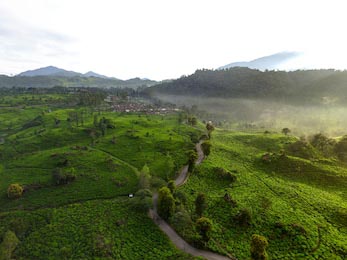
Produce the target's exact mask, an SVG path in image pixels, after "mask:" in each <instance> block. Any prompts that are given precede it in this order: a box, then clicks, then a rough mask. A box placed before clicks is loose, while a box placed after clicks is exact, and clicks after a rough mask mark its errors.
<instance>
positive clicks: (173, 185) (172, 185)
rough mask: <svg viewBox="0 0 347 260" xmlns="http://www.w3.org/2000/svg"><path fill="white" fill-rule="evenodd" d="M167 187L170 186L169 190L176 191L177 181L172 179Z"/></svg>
mask: <svg viewBox="0 0 347 260" xmlns="http://www.w3.org/2000/svg"><path fill="white" fill-rule="evenodd" d="M167 187H168V188H169V190H170V191H171V193H172V194H174V193H175V191H176V184H175V181H173V180H171V181H169V182H168V183H167Z"/></svg>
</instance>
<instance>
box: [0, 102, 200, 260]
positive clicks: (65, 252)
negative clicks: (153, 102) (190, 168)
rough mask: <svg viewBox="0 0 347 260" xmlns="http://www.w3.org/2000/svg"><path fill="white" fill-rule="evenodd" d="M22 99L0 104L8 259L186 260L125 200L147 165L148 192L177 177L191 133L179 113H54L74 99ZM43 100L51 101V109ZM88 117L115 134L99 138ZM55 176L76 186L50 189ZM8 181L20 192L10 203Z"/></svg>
mask: <svg viewBox="0 0 347 260" xmlns="http://www.w3.org/2000/svg"><path fill="white" fill-rule="evenodd" d="M27 98H28V97H26V95H23V96H20V95H17V96H14V95H12V96H5V97H1V102H2V103H1V104H2V105H3V107H2V108H1V110H0V137H1V138H4V142H3V141H2V142H1V144H0V176H1V182H0V204H1V208H0V231H1V232H0V240H1V237H2V236H3V235H4V234H5V232H6V231H7V230H13V231H15V233H16V235H17V236H18V238H19V239H20V241H21V242H20V245H19V246H18V247H17V249H16V251H15V252H14V255H13V256H12V257H15V258H16V259H71V258H73V259H105V258H113V259H158V258H160V259H191V258H190V257H189V256H188V255H185V254H183V253H180V252H179V251H178V250H177V249H176V248H175V247H174V246H173V245H172V244H171V243H170V242H169V240H168V238H167V237H166V236H165V235H164V234H163V233H162V232H161V231H160V230H159V229H158V227H157V226H156V225H154V224H153V222H152V221H151V220H150V218H149V217H148V216H147V215H146V213H144V212H139V211H138V209H136V208H135V207H133V205H132V202H131V200H130V199H129V198H128V195H129V194H130V193H135V192H136V191H137V190H138V189H139V175H140V171H141V169H142V167H143V166H144V165H145V164H147V166H148V167H149V169H150V175H151V179H152V180H151V181H152V183H153V185H159V184H160V185H163V184H165V183H166V181H167V180H169V179H172V178H174V176H175V175H176V173H177V171H178V169H180V168H181V166H182V165H184V164H185V163H186V161H187V156H186V152H187V151H188V150H191V149H193V147H194V143H193V142H192V138H193V139H194V137H195V136H197V135H198V132H199V131H198V130H197V129H194V128H191V127H189V126H186V125H182V124H179V123H178V116H177V115H176V114H172V115H145V114H130V113H129V114H128V113H127V114H120V113H114V112H107V111H103V112H94V111H93V109H91V108H89V107H74V108H71V107H70V108H65V107H63V106H58V105H57V104H58V103H59V102H60V99H64V98H66V99H69V100H70V99H71V96H64V95H56V96H54V95H53V96H49V97H46V96H45V95H42V96H41V99H40V95H37V96H35V98H34V99H33V101H30V102H29V103H28V99H27ZM50 98H52V99H56V101H57V102H53V103H54V106H53V105H51V104H50V102H49V101H50V100H51V99H50ZM40 100H41V101H42V102H40ZM34 101H35V102H34ZM58 101H59V102H58ZM11 104H12V106H11ZM74 113H78V114H79V116H81V114H82V113H83V123H82V122H81V121H82V120H81V118H79V123H78V124H77V123H76V122H74V121H70V122H69V121H68V120H67V119H68V118H69V117H70V118H71V117H72V115H73V114H74ZM95 117H97V121H99V120H100V119H101V118H103V117H105V118H107V119H109V120H110V121H111V122H112V124H113V125H114V126H115V128H114V129H110V128H108V129H106V133H105V135H104V136H103V135H101V130H100V128H99V126H98V125H96V126H95V125H94V118H95ZM56 119H58V120H59V121H60V122H59V123H58V124H56V122H57V121H56ZM91 131H93V132H94V135H91V134H90V133H91ZM56 168H60V169H61V170H62V171H63V172H72V173H73V174H74V175H75V176H76V179H75V180H74V181H72V182H70V183H69V184H65V185H55V184H54V182H53V176H52V173H53V171H54V170H55V169H56ZM11 183H19V184H20V185H22V186H23V187H24V188H25V192H24V194H23V196H22V197H21V198H19V199H14V200H10V199H9V198H7V188H8V186H9V185H10V184H11Z"/></svg>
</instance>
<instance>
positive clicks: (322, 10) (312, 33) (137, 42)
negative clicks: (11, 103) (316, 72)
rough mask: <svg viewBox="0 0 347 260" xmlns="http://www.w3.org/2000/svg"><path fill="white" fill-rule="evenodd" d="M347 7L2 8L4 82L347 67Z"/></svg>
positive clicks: (59, 1) (157, 2)
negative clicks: (58, 74)
mask: <svg viewBox="0 0 347 260" xmlns="http://www.w3.org/2000/svg"><path fill="white" fill-rule="evenodd" d="M345 2H346V1H334V0H329V1H317V0H316V1H309V0H306V1H304V0H301V1H296V0H289V1H285V0H283V1H281V0H274V1H266V0H262V1H259V0H254V1H250V0H248V1H247V0H246V1H245V0H242V1H241V0H238V1H232V0H226V1H224V0H211V1H204V0H197V1H195V0H182V1H181V0H172V1H166V0H146V1H145V0H138V1H136V0H126V1H125V0H124V1H115V0H113V1H111V0H110V1H107V0H97V1H93V0H91V1H88V0H1V1H0V74H8V75H9V74H17V73H19V72H22V71H24V70H28V69H35V68H39V67H44V66H48V65H53V66H57V67H60V68H64V69H67V70H74V71H78V72H87V71H89V70H92V71H95V72H97V73H101V74H105V75H107V76H114V77H118V78H121V79H128V78H132V77H146V78H151V79H156V80H160V79H166V78H176V77H180V76H181V75H187V74H190V73H193V72H194V71H195V70H196V69H198V68H217V67H219V66H222V65H225V64H228V63H231V62H236V61H248V60H252V59H255V58H259V57H262V56H266V55H270V54H273V53H277V52H282V51H295V52H300V53H302V55H301V56H300V59H298V61H297V63H296V64H295V65H293V64H292V65H291V66H299V67H300V68H309V67H312V68H313V67H314V68H337V69H345V68H347V51H346V47H347V15H346V10H347V3H345Z"/></svg>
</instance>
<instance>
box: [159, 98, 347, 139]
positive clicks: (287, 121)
mask: <svg viewBox="0 0 347 260" xmlns="http://www.w3.org/2000/svg"><path fill="white" fill-rule="evenodd" d="M156 97H157V98H159V99H160V100H162V101H165V102H170V103H174V104H176V105H177V106H179V107H180V106H186V107H188V108H190V107H191V106H193V105H196V106H197V108H198V110H199V111H204V112H206V113H200V114H201V115H202V117H203V119H206V120H212V121H223V122H224V124H223V125H224V126H225V127H228V128H237V127H238V126H240V125H242V124H245V123H248V124H252V125H254V126H255V128H262V129H267V130H273V131H279V130H281V129H282V128H284V127H288V128H290V129H291V132H292V134H294V135H297V136H302V135H311V134H315V133H318V132H320V133H324V134H327V135H329V136H331V137H339V136H342V135H345V134H347V106H346V107H344V106H341V105H334V104H321V105H305V106H303V105H291V104H283V103H280V102H276V101H264V100H255V99H243V98H228V99H225V98H202V97H192V96H181V95H162V94H159V95H157V96H156Z"/></svg>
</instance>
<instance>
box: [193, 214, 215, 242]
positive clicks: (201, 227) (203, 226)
mask: <svg viewBox="0 0 347 260" xmlns="http://www.w3.org/2000/svg"><path fill="white" fill-rule="evenodd" d="M196 228H197V231H198V232H199V234H200V235H201V236H202V239H203V240H204V241H205V242H208V240H210V231H211V230H212V221H211V220H210V219H209V218H205V217H201V218H199V219H198V220H197V221H196Z"/></svg>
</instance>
